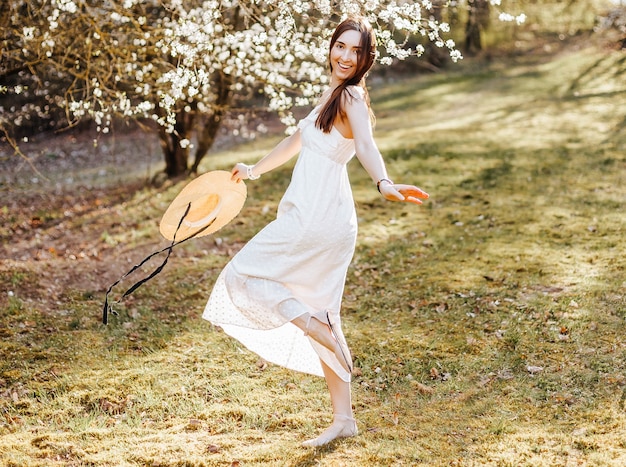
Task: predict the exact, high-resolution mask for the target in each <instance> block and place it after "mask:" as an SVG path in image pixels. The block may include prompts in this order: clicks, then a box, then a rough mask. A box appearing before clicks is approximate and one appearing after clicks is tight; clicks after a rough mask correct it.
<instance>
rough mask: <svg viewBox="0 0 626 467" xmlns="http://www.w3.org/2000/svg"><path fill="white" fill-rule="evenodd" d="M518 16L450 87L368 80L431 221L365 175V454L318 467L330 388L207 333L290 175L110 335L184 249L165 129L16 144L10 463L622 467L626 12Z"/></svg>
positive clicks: (350, 299) (231, 135) (358, 177)
mask: <svg viewBox="0 0 626 467" xmlns="http://www.w3.org/2000/svg"><path fill="white" fill-rule="evenodd" d="M519 9H520V10H522V11H524V13H525V14H526V15H527V17H528V18H527V21H526V23H524V24H523V25H512V24H510V23H502V24H500V23H498V22H497V21H496V20H495V19H491V21H490V23H489V27H485V28H484V29H482V30H481V32H482V37H481V44H480V48H477V49H475V50H472V51H467V53H464V55H465V58H464V59H463V60H461V61H460V62H458V63H456V64H454V63H450V62H449V61H447V60H445V57H442V56H440V55H437V56H435V57H425V58H423V59H410V60H407V61H405V62H399V63H396V64H394V65H392V66H390V67H379V68H377V69H376V70H375V72H374V73H373V74H372V76H371V77H370V80H369V83H370V90H371V97H372V105H373V108H374V111H375V112H376V115H377V124H376V129H375V136H376V139H377V142H378V143H379V146H380V148H381V151H382V153H383V156H384V157H385V159H386V161H387V164H388V169H389V172H390V175H391V177H392V178H394V179H398V180H400V179H401V180H403V181H404V180H406V181H407V182H411V183H415V184H417V185H419V186H421V187H422V188H424V189H425V190H426V191H428V192H429V193H430V194H431V199H430V200H429V201H428V202H426V203H425V205H424V206H422V207H416V206H405V205H398V204H390V203H388V202H385V201H383V200H382V199H380V197H379V195H378V193H377V192H376V190H375V187H374V188H373V187H372V182H371V180H369V178H368V176H367V175H366V174H365V172H364V171H363V169H362V168H361V167H360V166H359V165H358V162H356V161H355V162H354V163H351V165H350V176H351V180H352V183H353V188H354V192H355V199H356V202H357V213H358V216H359V229H360V233H359V242H358V245H357V251H356V254H355V257H354V260H353V263H352V265H351V268H350V270H349V276H348V282H347V286H346V293H345V299H344V309H343V311H342V313H343V317H344V318H343V319H344V323H345V324H344V326H345V331H346V335H347V338H348V340H349V342H350V345H351V348H352V350H353V354H354V358H355V365H356V367H357V369H356V371H355V377H354V382H353V386H352V387H353V391H354V406H355V412H356V417H357V420H358V425H359V429H360V435H359V436H358V437H356V438H351V439H347V440H342V441H338V442H336V443H333V444H332V445H330V446H328V447H324V448H322V449H317V450H307V449H303V448H300V442H301V441H302V440H303V439H306V438H309V437H312V436H314V435H315V434H316V433H318V432H319V431H320V430H321V429H323V427H325V426H326V425H327V424H328V423H329V421H330V409H329V400H328V398H327V395H326V391H325V388H324V382H323V380H321V379H319V378H315V377H311V376H307V375H303V374H297V373H293V372H289V371H286V370H284V369H281V368H278V367H275V366H273V365H269V364H267V363H266V362H263V361H262V360H259V359H258V357H255V356H254V355H253V354H251V353H250V352H248V351H246V350H245V349H243V348H241V346H240V345H239V344H238V343H237V342H235V341H233V340H232V339H229V338H228V337H227V336H225V335H224V334H223V333H222V332H220V330H219V329H216V328H213V327H211V326H210V325H209V324H208V323H206V322H203V321H202V320H201V319H200V314H201V312H202V309H203V307H204V304H205V301H206V299H207V297H208V295H209V293H210V291H211V287H212V284H213V282H214V280H215V278H216V277H217V274H218V273H219V271H220V270H221V268H222V267H223V266H224V265H225V264H226V262H227V261H228V259H229V258H230V257H232V255H233V254H234V253H235V252H236V251H237V250H238V249H239V248H240V247H241V246H242V245H243V244H244V243H245V242H246V241H247V240H248V239H249V238H251V236H252V235H253V234H254V233H255V232H256V231H258V230H259V229H260V228H261V227H262V226H263V225H264V224H266V223H267V222H268V221H270V220H271V219H272V218H273V216H274V213H275V209H276V205H277V203H278V201H279V199H280V196H281V194H282V193H283V191H284V189H285V188H286V186H287V184H288V181H289V170H290V167H291V165H287V166H286V167H284V168H281V169H278V170H276V171H275V172H273V173H271V174H266V175H264V176H263V177H262V178H261V179H260V180H258V181H255V182H248V183H247V185H248V190H249V193H248V199H247V202H246V206H245V207H244V209H243V211H242V212H241V214H240V215H239V216H238V217H237V218H236V219H235V220H234V221H233V223H232V224H230V225H229V226H227V227H226V228H225V229H223V230H222V231H220V232H219V233H218V234H216V235H213V236H210V237H207V238H202V239H197V240H194V241H192V242H189V243H187V244H185V245H183V246H181V247H180V248H178V249H177V250H175V252H174V254H173V255H172V257H171V258H170V260H169V264H168V266H167V268H166V269H165V270H164V272H163V273H161V274H160V275H159V276H157V277H156V278H155V279H154V280H153V281H152V282H150V283H148V284H147V285H145V286H144V287H143V288H141V289H139V290H138V291H137V292H135V294H133V295H132V296H130V297H128V298H127V299H125V300H124V301H123V302H122V303H121V304H118V305H116V306H115V308H116V310H117V311H118V312H119V316H116V317H112V319H111V323H110V324H109V325H108V326H106V327H105V326H103V325H102V324H101V323H100V315H101V308H102V303H103V298H104V293H105V291H106V289H107V287H108V286H109V285H110V284H111V283H113V282H114V281H115V280H116V279H117V278H119V277H120V275H121V274H123V273H124V272H126V271H127V270H128V269H129V268H130V267H131V266H132V265H134V264H136V263H137V262H139V261H140V260H141V259H142V258H143V257H145V256H146V255H147V254H149V253H150V252H152V251H154V250H156V249H159V248H162V247H164V246H166V245H167V242H166V241H165V240H163V239H162V238H160V236H159V233H158V221H159V219H160V216H161V215H162V213H163V212H164V210H165V208H166V207H167V206H168V204H169V202H170V201H171V200H172V199H173V198H174V196H175V195H176V194H177V193H178V192H179V191H180V189H181V188H182V186H184V184H185V183H187V182H188V180H189V178H187V177H178V178H169V177H162V176H161V174H162V171H163V168H164V162H163V153H162V152H161V147H160V143H159V136H158V134H157V132H156V131H154V128H150V127H149V128H147V129H146V128H142V127H139V126H137V125H135V124H126V123H124V122H115V124H114V125H113V126H112V129H111V132H110V133H108V134H101V133H98V132H97V131H96V129H95V126H96V125H95V123H93V122H92V121H86V122H84V123H80V124H79V125H76V127H75V128H73V129H71V130H67V131H50V130H47V131H34V130H37V128H36V127H35V126H33V131H32V132H31V133H30V134H28V136H27V140H28V141H27V142H25V140H24V138H25V137H26V135H25V134H23V133H20V134H19V139H20V140H21V142H20V145H19V151H21V155H20V154H16V153H15V151H14V149H13V148H12V147H11V146H10V145H9V144H6V143H7V141H6V139H5V141H4V142H3V143H4V145H3V146H2V147H1V150H2V153H1V158H0V196H1V198H0V220H1V224H0V237H1V239H2V245H1V246H0V252H1V253H0V314H1V316H2V319H1V320H0V337H1V341H0V355H1V358H0V434H1V435H2V436H1V437H0V463H1V464H2V465H6V466H138V465H146V466H213V465H216V466H217V465H230V466H237V465H241V466H243V465H259V466H260V465H276V466H279V465H280V466H285V465H290V466H307V465H311V466H312V465H327V466H335V465H337V466H342V465H345V466H355V465H358V466H369V465H372V466H378V465H383V466H384V465H389V466H395V465H407V466H408V465H411V466H413V465H457V466H478V465H493V466H520V465H527V466H536V465H546V466H578V465H597V466H604V465H606V466H622V465H625V464H626V338H625V333H624V329H625V324H626V323H625V320H626V297H625V295H626V291H625V290H626V273H625V269H624V268H625V265H624V257H625V256H626V247H625V242H624V239H623V238H624V226H625V214H624V202H625V200H626V180H625V178H626V176H625V173H626V172H625V169H626V155H625V154H626V55H625V52H624V49H623V48H622V47H623V45H624V40H625V37H626V36H625V35H624V34H625V32H624V20H623V18H624V12H623V10H624V6H623V5H619V4H616V3H610V2H609V3H604V2H588V1H571V2H555V3H548V2H533V3H530V2H524V3H521V7H520V8H519ZM607 18H610V19H611V21H608V20H607ZM453 32H454V31H453ZM457 34H458V36H459V37H458V39H457V42H458V43H459V47H460V48H461V50H463V33H462V30H461V32H458V31H457ZM474 45H476V44H474ZM3 50H6V49H3ZM433 62H434V63H433ZM0 84H1V83H0ZM256 115H257V117H256V118H262V119H263V122H264V123H265V126H266V127H267V131H266V132H265V133H264V134H258V135H256V136H255V137H251V135H245V134H243V133H244V132H242V131H241V126H239V125H238V124H237V125H235V124H233V126H232V127H231V126H229V125H228V124H226V125H224V126H223V127H222V128H221V129H220V131H219V133H218V136H217V138H216V140H215V143H214V144H213V147H212V148H211V150H210V152H209V154H208V155H207V157H206V158H204V159H203V160H202V161H201V163H200V165H199V172H205V171H209V170H214V169H226V170H228V169H229V168H230V167H231V166H232V165H233V164H234V163H235V162H237V161H245V162H252V161H255V160H257V159H258V158H259V157H261V156H262V155H263V154H264V153H265V152H266V151H267V150H268V149H269V148H271V147H272V146H273V145H274V144H275V143H276V142H277V141H279V139H280V138H281V137H282V132H283V127H282V126H281V124H280V122H279V121H278V119H277V118H276V117H275V116H272V115H270V114H265V113H258V114H256ZM232 120H237V118H236V117H233V118H232ZM234 129H236V130H237V131H234ZM20 131H21V130H20ZM18 133H19V132H18ZM16 139H17V138H16ZM144 271H145V272H149V268H146V269H144Z"/></svg>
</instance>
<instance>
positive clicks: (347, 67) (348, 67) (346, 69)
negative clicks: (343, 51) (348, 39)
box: [337, 63, 352, 71]
mask: <svg viewBox="0 0 626 467" xmlns="http://www.w3.org/2000/svg"><path fill="white" fill-rule="evenodd" d="M337 65H339V68H341V69H342V70H344V71H348V70H349V69H350V68H352V67H351V66H348V65H344V64H342V63H337Z"/></svg>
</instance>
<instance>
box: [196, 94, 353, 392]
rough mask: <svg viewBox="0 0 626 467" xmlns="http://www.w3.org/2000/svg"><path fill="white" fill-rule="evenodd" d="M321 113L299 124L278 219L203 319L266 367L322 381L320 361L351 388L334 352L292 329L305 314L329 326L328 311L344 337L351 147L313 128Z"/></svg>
mask: <svg viewBox="0 0 626 467" xmlns="http://www.w3.org/2000/svg"><path fill="white" fill-rule="evenodd" d="M359 90H360V89H359ZM319 107H320V106H318V107H316V108H315V109H313V110H312V111H311V113H310V114H309V115H308V116H307V117H306V118H304V119H302V120H301V121H300V122H299V124H298V129H299V131H300V132H301V141H302V149H301V151H300V155H299V157H298V160H297V162H296V165H295V167H294V170H293V174H292V178H291V183H290V184H289V187H288V188H287V190H286V192H285V194H284V195H283V198H282V199H281V201H280V203H279V205H278V212H277V217H276V219H275V220H274V221H272V222H271V223H269V224H268V225H267V226H266V227H265V228H263V229H262V230H261V231H260V232H259V233H258V234H257V235H255V236H254V237H253V238H252V239H251V240H250V241H249V242H248V243H247V244H246V245H245V246H244V247H243V248H242V249H241V250H240V251H239V252H238V253H237V254H236V255H235V256H234V257H233V258H232V260H231V261H230V262H229V263H228V264H227V265H226V267H225V268H224V270H223V271H222V272H221V274H220V275H219V277H218V279H217V281H216V283H215V286H214V288H213V291H212V293H211V296H210V298H209V301H208V303H207V305H206V308H205V310H204V313H203V315H202V317H203V318H204V319H206V320H208V321H210V322H211V323H213V324H214V325H217V326H219V327H221V328H222V329H223V330H224V332H226V333H227V334H228V335H230V336H232V337H234V338H236V339H237V340H239V341H240V342H241V343H242V344H243V345H244V346H246V347H247V348H248V349H249V350H251V351H253V352H255V353H256V354H258V355H259V356H260V357H262V358H263V359H265V360H267V361H269V362H272V363H275V364H277V365H280V366H283V367H286V368H289V369H292V370H296V371H301V372H304V373H309V374H313V375H319V376H323V372H322V365H321V364H320V359H322V360H323V361H324V363H326V365H328V366H329V367H330V368H331V369H332V370H333V371H334V372H335V373H336V374H337V375H338V376H339V377H340V378H341V379H342V380H344V381H350V374H349V373H348V372H347V371H346V370H345V369H344V368H343V367H342V366H341V364H340V363H339V361H338V360H337V357H336V356H335V354H334V353H333V352H331V351H330V350H328V349H326V348H325V347H323V346H322V345H320V344H319V343H317V342H316V341H314V340H313V339H311V338H310V337H308V336H305V335H304V333H303V332H302V331H301V330H300V329H299V328H297V327H296V326H295V325H294V324H292V323H291V322H290V321H291V320H292V319H294V318H296V317H297V316H299V315H302V314H304V313H311V314H313V315H317V316H319V318H320V320H322V321H324V322H326V312H327V311H328V313H329V314H330V316H331V322H332V323H333V328H334V330H335V332H336V333H337V334H338V335H339V338H340V339H343V338H344V336H343V332H342V330H341V321H340V315H339V311H340V308H341V299H342V295H343V289H344V284H345V280H346V273H347V269H348V266H349V265H350V262H351V260H352V257H353V255H354V249H355V245H356V235H357V221H356V212H355V208H354V200H353V198H352V189H351V186H350V181H349V179H348V172H347V168H346V164H347V163H348V162H349V161H350V159H351V158H352V157H353V156H354V154H355V145H354V140H352V139H348V138H345V137H344V136H342V135H341V133H340V132H339V131H338V130H337V129H336V128H334V127H333V129H332V130H331V132H330V133H324V132H322V131H321V130H320V129H318V128H317V127H316V126H315V120H316V118H317V115H318V112H319Z"/></svg>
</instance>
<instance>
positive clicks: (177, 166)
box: [159, 106, 196, 179]
mask: <svg viewBox="0 0 626 467" xmlns="http://www.w3.org/2000/svg"><path fill="white" fill-rule="evenodd" d="M194 107H195V106H194ZM195 110H196V109H195V108H192V109H191V111H189V112H187V111H185V109H184V107H181V108H179V109H177V111H176V124H175V125H174V131H173V132H171V133H168V132H167V131H165V128H164V127H162V126H161V127H159V141H160V143H161V149H162V150H163V156H164V157H165V174H166V175H167V178H170V179H171V178H177V177H180V176H182V175H185V174H186V173H187V162H188V159H189V147H188V146H187V145H186V144H182V145H181V141H183V140H189V139H190V133H191V130H192V128H193V122H194V114H195Z"/></svg>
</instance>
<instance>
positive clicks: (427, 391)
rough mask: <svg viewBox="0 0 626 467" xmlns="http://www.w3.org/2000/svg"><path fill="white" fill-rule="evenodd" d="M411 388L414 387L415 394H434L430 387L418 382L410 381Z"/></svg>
mask: <svg viewBox="0 0 626 467" xmlns="http://www.w3.org/2000/svg"><path fill="white" fill-rule="evenodd" d="M411 386H414V387H415V389H417V392H419V393H420V394H424V395H426V394H432V393H433V392H435V390H434V389H433V388H431V387H430V386H426V385H425V384H422V383H420V382H419V381H411Z"/></svg>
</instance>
